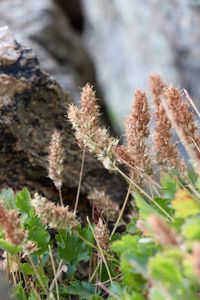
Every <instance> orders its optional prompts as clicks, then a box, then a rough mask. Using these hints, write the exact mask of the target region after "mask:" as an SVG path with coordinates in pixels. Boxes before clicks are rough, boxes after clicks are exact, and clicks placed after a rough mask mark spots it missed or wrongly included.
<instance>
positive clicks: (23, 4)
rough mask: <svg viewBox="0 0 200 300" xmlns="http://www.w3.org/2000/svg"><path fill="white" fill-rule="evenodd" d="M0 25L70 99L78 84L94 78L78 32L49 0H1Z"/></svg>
mask: <svg viewBox="0 0 200 300" xmlns="http://www.w3.org/2000/svg"><path fill="white" fill-rule="evenodd" d="M0 12H1V19H0V26H9V28H10V30H11V31H12V32H13V34H14V35H15V37H16V39H17V41H18V42H19V43H21V44H23V45H26V46H27V47H30V48H32V49H33V51H34V52H35V54H36V56H37V57H38V58H39V60H40V62H41V66H42V68H43V69H44V70H46V71H47V72H48V73H49V74H51V75H52V76H53V77H54V78H55V79H56V80H57V81H58V82H59V83H60V84H61V85H62V86H63V87H64V88H65V89H66V90H67V91H69V92H70V94H71V95H72V96H73V98H74V99H78V97H79V92H80V91H79V87H80V86H82V85H83V84H85V83H86V82H87V81H92V80H93V79H94V74H93V67H92V64H91V61H90V59H89V57H88V55H87V53H86V51H85V50H84V46H83V44H82V42H81V39H80V36H79V35H78V34H77V33H76V32H75V31H74V30H73V29H72V28H71V26H70V24H69V22H68V20H67V18H66V16H65V15H64V14H63V13H62V11H61V10H60V9H59V8H58V6H56V4H55V3H54V2H53V1H51V0H30V1H24V0H15V1H13V0H1V1H0Z"/></svg>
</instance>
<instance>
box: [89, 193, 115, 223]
mask: <svg viewBox="0 0 200 300" xmlns="http://www.w3.org/2000/svg"><path fill="white" fill-rule="evenodd" d="M88 199H89V202H90V205H91V207H94V208H95V209H96V210H97V212H98V214H103V216H104V217H106V218H107V219H108V220H111V221H113V220H115V219H116V218H117V216H118V213H119V205H118V204H117V203H115V202H113V201H112V200H111V199H110V197H109V196H108V195H107V194H106V193H105V192H104V191H98V190H96V189H95V190H93V191H92V192H90V194H89V195H88Z"/></svg>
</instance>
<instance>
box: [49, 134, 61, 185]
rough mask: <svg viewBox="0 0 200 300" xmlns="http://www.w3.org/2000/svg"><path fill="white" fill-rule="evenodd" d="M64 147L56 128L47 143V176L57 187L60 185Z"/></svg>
mask: <svg viewBox="0 0 200 300" xmlns="http://www.w3.org/2000/svg"><path fill="white" fill-rule="evenodd" d="M63 160H64V149H63V147H62V138H61V134H60V132H59V131H58V130H55V131H54V133H53V135H52V138H51V142H50V145H49V156H48V161H49V170H48V172H49V174H48V175H49V178H51V180H52V181H53V182H54V184H55V186H56V188H57V189H59V188H61V186H62V176H63Z"/></svg>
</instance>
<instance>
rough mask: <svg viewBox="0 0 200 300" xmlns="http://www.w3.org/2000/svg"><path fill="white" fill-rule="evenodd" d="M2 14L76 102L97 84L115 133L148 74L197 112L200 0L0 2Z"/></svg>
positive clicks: (145, 84) (3, 20) (199, 102)
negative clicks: (186, 97) (188, 99)
mask: <svg viewBox="0 0 200 300" xmlns="http://www.w3.org/2000/svg"><path fill="white" fill-rule="evenodd" d="M0 15H1V18H0V25H1V26H2V25H7V26H9V27H10V29H11V30H12V31H13V32H14V34H15V36H16V37H17V39H18V40H19V42H20V43H22V44H25V45H26V46H27V45H30V47H32V48H33V49H34V51H35V52H36V54H37V56H38V57H39V59H40V61H41V64H42V67H44V68H45V70H47V71H48V72H49V73H50V74H52V75H53V76H54V77H55V78H56V79H57V80H58V81H59V82H60V83H61V84H62V85H63V86H64V87H65V88H66V89H67V90H68V91H69V92H70V93H71V95H72V97H73V98H74V100H75V101H77V99H78V94H79V91H80V87H81V86H82V85H83V84H85V83H86V82H87V81H90V82H91V83H92V84H94V85H95V87H96V89H97V93H98V97H99V98H101V101H99V103H100V104H101V105H102V111H104V112H105V111H106V112H107V124H109V122H110V121H111V123H112V126H113V128H114V129H115V131H118V132H120V131H121V129H122V124H123V121H124V118H125V116H126V115H127V114H128V112H129V110H130V106H131V100H132V95H133V91H134V89H136V88H142V89H147V87H148V75H149V74H150V73H153V72H156V73H160V74H161V76H162V77H163V78H164V79H165V80H166V81H167V82H172V83H173V84H174V85H176V86H180V87H184V88H186V89H187V90H188V92H189V93H190V94H191V96H192V97H193V98H194V100H195V102H196V104H197V106H198V107H200V84H199V82H200V1H199V0H166V1H159V0H149V1H146V0H109V1H107V0H54V1H53V0H29V1H27V0H15V1H13V0H1V1H0Z"/></svg>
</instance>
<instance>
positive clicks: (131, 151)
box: [115, 90, 151, 182]
mask: <svg viewBox="0 0 200 300" xmlns="http://www.w3.org/2000/svg"><path fill="white" fill-rule="evenodd" d="M149 121H150V113H149V107H148V102H147V98H146V94H145V93H144V92H142V91H141V90H137V91H136V92H135V97H134V101H133V108H132V111H131V114H130V115H129V117H128V118H127V120H126V123H125V132H126V137H127V146H126V147H125V146H118V147H116V148H115V155H116V157H117V160H118V161H119V162H125V163H127V165H128V166H129V167H130V166H132V167H133V168H134V169H135V170H134V169H133V168H130V174H131V177H133V178H134V180H136V181H138V182H140V179H141V178H140V173H141V172H142V173H144V172H146V173H151V161H150V157H149V149H148V147H147V145H146V144H145V139H146V138H147V137H148V136H149V128H148V125H149ZM137 169H138V170H139V172H137Z"/></svg>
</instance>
